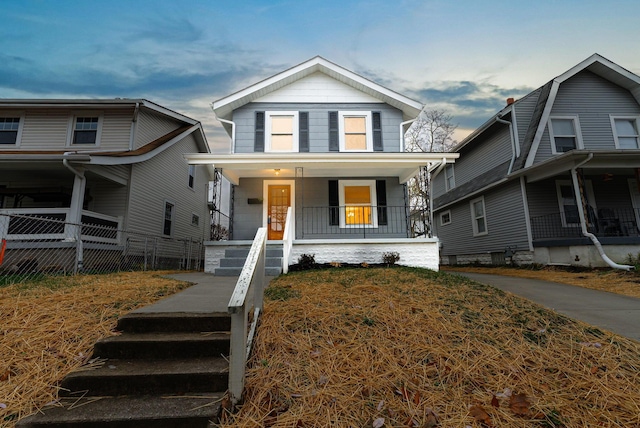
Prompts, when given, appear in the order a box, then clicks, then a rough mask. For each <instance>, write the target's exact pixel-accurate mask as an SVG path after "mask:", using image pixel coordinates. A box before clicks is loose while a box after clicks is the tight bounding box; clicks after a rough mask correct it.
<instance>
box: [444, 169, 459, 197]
mask: <svg viewBox="0 0 640 428" xmlns="http://www.w3.org/2000/svg"><path fill="white" fill-rule="evenodd" d="M448 168H451V178H452V181H453V185H452V186H449V180H448V177H447V169H448ZM444 187H445V189H447V191H449V190H451V189H453V188H455V187H456V173H455V169H454V168H453V164H447V165H445V167H444Z"/></svg>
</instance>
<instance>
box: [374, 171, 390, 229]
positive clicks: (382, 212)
mask: <svg viewBox="0 0 640 428" xmlns="http://www.w3.org/2000/svg"><path fill="white" fill-rule="evenodd" d="M376 199H377V201H378V226H386V225H388V224H389V220H388V218H387V182H386V181H385V180H376Z"/></svg>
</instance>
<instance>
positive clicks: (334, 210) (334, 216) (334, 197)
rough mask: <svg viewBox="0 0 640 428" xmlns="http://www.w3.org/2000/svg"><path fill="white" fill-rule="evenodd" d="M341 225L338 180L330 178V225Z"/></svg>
mask: <svg viewBox="0 0 640 428" xmlns="http://www.w3.org/2000/svg"><path fill="white" fill-rule="evenodd" d="M339 225H340V197H339V195H338V180H329V226H339Z"/></svg>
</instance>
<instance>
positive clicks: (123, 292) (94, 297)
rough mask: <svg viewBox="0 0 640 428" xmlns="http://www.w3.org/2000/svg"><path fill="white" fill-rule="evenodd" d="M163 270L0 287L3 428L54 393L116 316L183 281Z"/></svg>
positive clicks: (0, 413) (107, 331) (0, 416)
mask: <svg viewBox="0 0 640 428" xmlns="http://www.w3.org/2000/svg"><path fill="white" fill-rule="evenodd" d="M166 273H168V272H135V273H134V272H128V273H118V274H111V275H83V276H74V277H53V278H49V279H46V280H44V281H40V282H37V283H26V284H17V285H11V286H6V287H2V288H0V427H12V426H13V425H14V424H15V421H16V420H17V419H18V418H19V417H22V416H24V415H26V414H29V413H32V412H33V411H35V410H36V409H38V408H40V407H42V406H43V405H44V404H46V403H48V402H51V401H54V400H56V398H57V383H58V382H59V381H60V380H61V379H62V378H63V377H64V376H65V375H66V374H67V373H69V372H71V371H72V370H74V369H75V368H77V367H78V366H80V365H81V364H83V363H85V362H86V361H87V360H88V358H89V357H90V355H91V350H92V348H93V344H94V343H95V341H96V340H98V339H99V338H101V337H106V336H110V335H113V334H115V333H114V331H113V329H114V327H115V326H116V321H117V319H118V317H119V316H120V315H122V314H124V313H126V312H129V311H131V310H133V309H135V308H137V307H140V306H144V305H147V304H149V303H152V302H154V301H156V300H158V299H159V298H161V297H164V296H166V295H169V294H172V293H175V292H176V291H179V290H181V289H183V288H185V287H186V286H187V285H188V284H186V283H184V282H180V281H175V280H172V279H167V278H162V277H160V274H166Z"/></svg>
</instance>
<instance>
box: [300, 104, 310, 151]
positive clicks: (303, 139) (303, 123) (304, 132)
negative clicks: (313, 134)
mask: <svg viewBox="0 0 640 428" xmlns="http://www.w3.org/2000/svg"><path fill="white" fill-rule="evenodd" d="M298 133H299V136H298V150H299V151H300V152H308V151H309V112H307V111H301V112H300V113H298Z"/></svg>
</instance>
